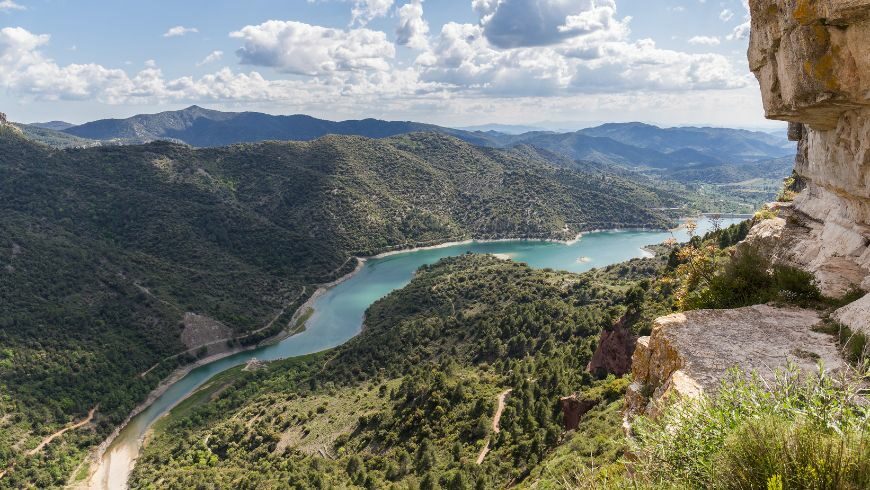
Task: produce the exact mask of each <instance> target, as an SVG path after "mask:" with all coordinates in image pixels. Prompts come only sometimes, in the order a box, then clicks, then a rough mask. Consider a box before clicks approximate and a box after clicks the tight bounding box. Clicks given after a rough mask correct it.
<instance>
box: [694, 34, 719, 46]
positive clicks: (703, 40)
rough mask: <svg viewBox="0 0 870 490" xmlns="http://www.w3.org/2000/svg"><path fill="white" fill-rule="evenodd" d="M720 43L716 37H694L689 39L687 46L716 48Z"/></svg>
mask: <svg viewBox="0 0 870 490" xmlns="http://www.w3.org/2000/svg"><path fill="white" fill-rule="evenodd" d="M719 43H721V41H720V40H719V38H718V37H716V36H694V37H691V38H689V44H700V45H703V46H717V45H719Z"/></svg>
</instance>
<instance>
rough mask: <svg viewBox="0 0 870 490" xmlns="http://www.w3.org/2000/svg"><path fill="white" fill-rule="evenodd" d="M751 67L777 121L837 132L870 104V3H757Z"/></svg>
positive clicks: (752, 5)
mask: <svg viewBox="0 0 870 490" xmlns="http://www.w3.org/2000/svg"><path fill="white" fill-rule="evenodd" d="M749 7H750V13H751V15H752V30H751V36H750V42H749V67H750V69H751V70H752V71H753V72H754V73H755V75H756V77H757V78H758V81H759V83H760V85H761V94H762V98H763V101H764V108H765V111H766V112H767V116H768V117H769V118H771V119H783V120H789V121H796V122H803V123H808V124H810V125H811V126H812V127H813V128H814V129H817V130H827V129H833V128H834V127H835V126H836V125H837V122H838V120H839V119H840V115H841V114H842V113H843V112H844V111H846V110H850V109H858V108H860V107H862V106H864V107H866V106H867V105H868V100H867V93H868V90H870V53H868V50H867V46H870V22H868V19H870V0H750V2H749Z"/></svg>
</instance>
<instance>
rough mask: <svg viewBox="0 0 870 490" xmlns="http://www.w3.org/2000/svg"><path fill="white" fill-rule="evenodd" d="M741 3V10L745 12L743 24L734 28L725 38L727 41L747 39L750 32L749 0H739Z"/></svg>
mask: <svg viewBox="0 0 870 490" xmlns="http://www.w3.org/2000/svg"><path fill="white" fill-rule="evenodd" d="M741 3H742V4H743V9H744V10H746V15H744V16H743V23H742V24H740V25H738V26H736V27H734V29H733V30H732V31H731V34H728V35H727V36H726V39H728V40H729V41H737V40H743V39H749V31H750V30H752V25H751V23H750V15H749V0H741Z"/></svg>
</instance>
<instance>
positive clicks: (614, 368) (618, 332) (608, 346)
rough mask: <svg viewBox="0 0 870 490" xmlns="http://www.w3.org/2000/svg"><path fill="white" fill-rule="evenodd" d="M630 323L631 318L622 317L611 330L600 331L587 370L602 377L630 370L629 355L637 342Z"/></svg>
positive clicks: (620, 374) (617, 374)
mask: <svg viewBox="0 0 870 490" xmlns="http://www.w3.org/2000/svg"><path fill="white" fill-rule="evenodd" d="M631 323H632V321H631V319H629V318H628V317H623V318H622V319H620V321H619V322H618V323H617V324H616V325H615V326H614V327H613V328H612V329H611V330H603V331H602V332H601V336H600V337H599V339H598V347H596V348H595V352H594V353H593V354H592V359H590V360H589V364H588V365H587V366H586V371H587V372H589V373H591V374H593V375H594V376H595V377H597V378H604V377H606V376H607V375H608V374H613V375H616V376H622V375H623V374H627V373H628V372H630V371H631V357H632V353H633V352H634V349H635V344H636V343H637V337H636V336H635V335H634V334H632V333H631V329H630V328H629V325H631Z"/></svg>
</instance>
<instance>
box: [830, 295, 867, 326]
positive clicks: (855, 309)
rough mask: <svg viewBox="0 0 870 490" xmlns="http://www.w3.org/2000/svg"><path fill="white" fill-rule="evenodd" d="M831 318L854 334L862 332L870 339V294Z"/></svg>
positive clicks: (843, 308)
mask: <svg viewBox="0 0 870 490" xmlns="http://www.w3.org/2000/svg"><path fill="white" fill-rule="evenodd" d="M831 316H832V317H833V318H834V320H836V321H838V322H840V323H842V324H843V325H845V326H847V327H849V329H850V330H852V332H861V333H863V334H864V335H866V336H868V337H870V294H867V295H865V296H864V297H863V298H861V299H859V300H858V301H855V302H853V303H850V304H848V305H846V306H844V307H842V308H840V309H839V310H837V311H835V312H834V314H833V315H831Z"/></svg>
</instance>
